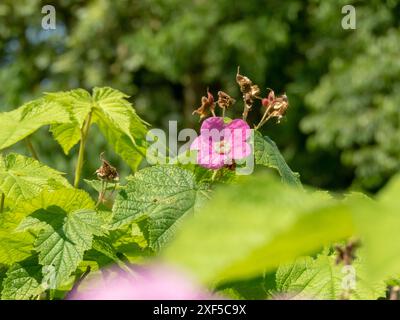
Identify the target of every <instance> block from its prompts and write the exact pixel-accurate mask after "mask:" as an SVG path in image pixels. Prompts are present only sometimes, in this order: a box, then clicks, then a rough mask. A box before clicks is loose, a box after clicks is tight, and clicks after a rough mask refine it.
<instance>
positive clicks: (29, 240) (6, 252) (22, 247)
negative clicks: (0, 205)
mask: <svg viewBox="0 0 400 320" xmlns="http://www.w3.org/2000/svg"><path fill="white" fill-rule="evenodd" d="M23 217H24V215H23V214H16V213H15V212H10V211H6V212H3V213H1V214H0V243H1V245H0V265H1V264H4V265H12V264H13V263H15V262H18V261H21V260H24V259H25V258H27V257H29V256H30V255H31V254H32V249H33V241H34V237H33V235H31V234H29V233H19V232H16V231H15V229H16V228H17V226H18V224H19V222H20V221H21V219H23Z"/></svg>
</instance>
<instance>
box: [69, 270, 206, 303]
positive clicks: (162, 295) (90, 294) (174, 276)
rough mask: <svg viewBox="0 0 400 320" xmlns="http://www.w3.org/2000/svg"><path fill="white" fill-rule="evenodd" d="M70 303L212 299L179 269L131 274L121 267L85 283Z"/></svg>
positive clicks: (70, 296)
mask: <svg viewBox="0 0 400 320" xmlns="http://www.w3.org/2000/svg"><path fill="white" fill-rule="evenodd" d="M68 299H69V300H202V299H212V295H211V294H209V293H207V292H206V291H205V290H204V289H202V288H200V287H199V286H197V285H196V284H195V283H194V281H193V280H192V279H191V278H190V277H188V276H187V275H185V274H184V273H182V272H181V271H179V272H178V271H177V270H176V269H173V268H170V267H166V266H163V265H153V266H149V267H146V268H142V269H141V270H138V271H135V272H134V273H129V272H127V271H123V270H122V269H120V268H118V267H112V268H109V269H106V270H103V276H100V275H99V276H96V277H95V278H93V279H90V280H89V279H87V280H85V281H83V282H82V283H81V284H80V286H79V288H78V290H76V291H75V292H72V293H71V294H70V295H69V296H68Z"/></svg>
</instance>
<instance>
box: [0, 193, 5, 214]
mask: <svg viewBox="0 0 400 320" xmlns="http://www.w3.org/2000/svg"><path fill="white" fill-rule="evenodd" d="M5 199H6V196H5V194H4V193H2V194H1V200H0V213H3V210H4V201H5Z"/></svg>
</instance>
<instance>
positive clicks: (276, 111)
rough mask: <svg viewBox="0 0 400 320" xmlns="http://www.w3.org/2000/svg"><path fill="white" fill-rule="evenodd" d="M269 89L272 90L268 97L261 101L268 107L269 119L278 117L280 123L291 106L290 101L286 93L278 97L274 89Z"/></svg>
mask: <svg viewBox="0 0 400 320" xmlns="http://www.w3.org/2000/svg"><path fill="white" fill-rule="evenodd" d="M269 90H270V92H269V94H268V97H267V98H264V99H262V100H261V103H262V105H263V106H264V107H265V108H267V110H266V115H267V116H268V119H270V118H277V119H278V123H279V122H280V120H281V119H282V117H283V116H284V115H285V114H286V111H287V109H288V107H289V101H288V98H287V96H286V94H283V95H281V96H278V97H276V96H275V92H274V90H272V89H269Z"/></svg>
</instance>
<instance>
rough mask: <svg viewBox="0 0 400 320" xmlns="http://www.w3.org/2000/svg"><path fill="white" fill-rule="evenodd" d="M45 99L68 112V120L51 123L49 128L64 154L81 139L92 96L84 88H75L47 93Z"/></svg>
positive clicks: (91, 104)
mask: <svg viewBox="0 0 400 320" xmlns="http://www.w3.org/2000/svg"><path fill="white" fill-rule="evenodd" d="M46 99H47V100H49V101H52V102H54V103H56V104H58V106H59V107H60V108H63V109H65V110H67V111H68V112H69V113H70V117H71V121H70V122H68V123H63V124H55V125H52V126H51V129H50V130H51V132H52V133H53V136H54V138H55V139H56V140H57V141H58V143H59V144H60V145H61V147H62V148H63V150H64V152H65V154H68V153H69V151H70V150H71V148H72V147H73V146H74V145H75V144H77V143H78V142H79V141H80V139H81V128H82V126H83V123H84V121H85V119H86V117H87V116H88V114H89V112H90V111H91V110H92V106H93V101H92V97H91V96H90V94H89V92H87V91H86V90H83V89H75V90H71V91H66V92H56V93H47V94H46Z"/></svg>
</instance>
